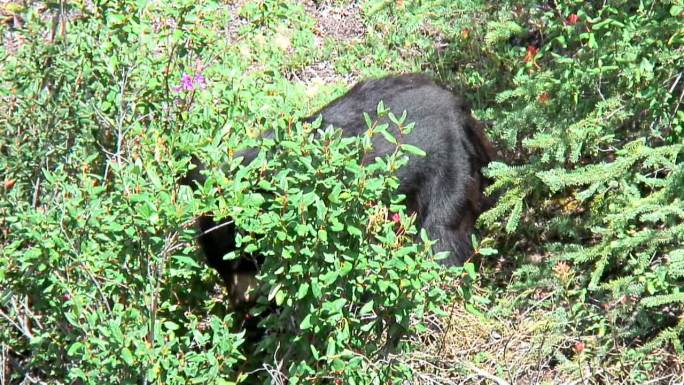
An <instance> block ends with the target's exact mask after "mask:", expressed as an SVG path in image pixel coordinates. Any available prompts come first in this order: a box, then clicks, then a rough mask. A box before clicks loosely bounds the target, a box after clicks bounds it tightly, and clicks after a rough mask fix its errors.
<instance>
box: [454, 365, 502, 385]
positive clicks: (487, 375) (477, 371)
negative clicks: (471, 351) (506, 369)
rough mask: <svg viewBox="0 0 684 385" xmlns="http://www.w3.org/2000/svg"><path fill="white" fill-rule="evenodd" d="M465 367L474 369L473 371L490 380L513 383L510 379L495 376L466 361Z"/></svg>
mask: <svg viewBox="0 0 684 385" xmlns="http://www.w3.org/2000/svg"><path fill="white" fill-rule="evenodd" d="M465 367H466V368H468V369H470V370H472V371H473V372H475V373H477V375H479V376H480V377H484V378H486V379H488V380H491V381H494V382H496V383H497V384H498V385H511V384H510V383H509V382H508V381H506V380H504V379H503V378H501V377H498V376H495V375H493V374H491V373H489V372H486V371H484V370H482V369H480V368H478V367H477V366H475V365H473V364H470V363H465Z"/></svg>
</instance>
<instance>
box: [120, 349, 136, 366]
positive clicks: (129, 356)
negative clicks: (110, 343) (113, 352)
mask: <svg viewBox="0 0 684 385" xmlns="http://www.w3.org/2000/svg"><path fill="white" fill-rule="evenodd" d="M121 359H123V360H124V362H125V363H126V365H129V366H133V364H134V363H135V359H134V358H133V353H131V351H130V350H129V349H128V348H123V349H121Z"/></svg>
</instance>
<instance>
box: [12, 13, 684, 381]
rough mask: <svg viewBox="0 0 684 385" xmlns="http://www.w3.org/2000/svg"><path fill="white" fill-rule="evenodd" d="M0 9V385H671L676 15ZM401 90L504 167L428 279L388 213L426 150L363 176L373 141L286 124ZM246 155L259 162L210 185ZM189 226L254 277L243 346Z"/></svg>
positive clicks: (425, 261) (403, 221)
mask: <svg viewBox="0 0 684 385" xmlns="http://www.w3.org/2000/svg"><path fill="white" fill-rule="evenodd" d="M0 7H1V8H0V11H2V12H1V13H0V15H2V19H0V21H2V24H0V35H1V37H2V39H3V40H2V41H3V44H2V46H0V127H1V130H2V139H0V181H2V186H0V247H1V249H2V251H1V252H0V384H18V383H22V382H23V383H32V382H40V381H43V382H47V383H56V384H61V383H64V384H66V383H69V384H78V383H83V384H86V383H88V384H90V383H99V384H109V383H112V384H121V383H127V384H140V383H145V384H146V383H166V384H176V383H177V384H185V383H216V384H230V383H243V382H246V381H252V382H268V381H271V382H275V383H287V381H289V382H291V383H297V382H299V383H324V384H327V383H335V384H338V383H351V384H381V383H382V384H386V383H400V382H401V381H403V380H405V379H410V378H413V379H412V381H415V382H421V381H424V382H428V379H429V381H432V382H433V383H454V382H457V381H460V380H462V379H464V378H480V379H488V380H495V381H497V382H498V383H511V384H512V383H517V382H521V383H560V382H565V381H567V382H572V381H588V382H591V383H619V382H621V383H643V382H645V381H648V380H659V381H662V382H663V383H668V382H674V381H677V380H679V381H681V380H682V378H681V373H682V367H683V366H684V365H683V364H682V362H683V361H684V348H683V347H682V341H683V339H684V315H683V314H684V311H683V310H684V292H683V291H682V287H683V286H682V284H683V283H684V249H683V248H682V244H684V239H683V238H684V151H683V150H684V149H683V144H682V142H683V141H684V111H682V109H681V108H680V105H681V103H682V100H683V98H684V73H683V72H682V69H683V68H684V51H683V50H684V48H683V45H682V43H684V30H683V29H682V25H684V5H683V4H682V3H681V1H670V2H660V1H655V0H653V1H648V0H644V1H640V2H635V1H610V2H604V1H586V2H585V1H574V0H564V1H501V2H496V4H493V2H485V1H478V0H458V1H438V0H427V1H425V0H423V1H410V0H405V1H385V0H369V1H362V2H359V3H356V2H351V1H342V2H323V3H322V4H317V3H316V2H295V1H278V0H258V1H244V2H243V1H239V2H229V3H228V4H224V3H222V2H213V1H189V0H184V1H177V2H157V1H132V0H116V1H94V2H81V1H59V2H57V1H47V2H36V3H32V4H29V5H27V4H24V3H22V2H0ZM415 71H427V72H430V73H432V75H433V76H434V77H435V78H436V79H438V80H440V81H442V82H443V83H445V84H447V85H449V86H451V87H453V88H454V89H456V90H458V91H460V92H462V93H464V94H465V95H466V97H467V98H468V99H469V100H471V101H472V104H473V109H474V110H475V112H476V115H477V116H478V117H479V118H480V119H482V120H484V121H487V122H490V123H491V124H490V126H489V129H488V134H489V136H490V137H491V138H492V139H493V141H494V142H495V143H496V147H497V148H498V150H499V154H500V159H498V161H497V162H494V163H493V164H492V165H490V167H489V168H488V170H487V173H488V175H489V176H490V177H491V178H492V179H493V181H494V184H493V185H492V187H491V188H490V190H491V191H490V193H492V194H495V195H496V196H497V197H498V204H497V205H496V206H495V207H494V208H493V209H492V210H490V211H489V212H487V213H485V214H484V215H483V216H482V218H481V220H480V232H479V234H478V237H477V238H478V239H477V240H476V245H477V250H476V251H477V253H476V255H475V256H474V257H473V259H472V261H473V263H468V264H466V266H464V267H463V268H455V269H452V270H451V271H448V272H445V271H440V270H439V269H437V267H436V264H435V261H434V256H432V255H430V253H428V252H427V251H426V248H425V246H424V243H419V244H413V243H412V242H411V241H410V235H412V234H415V232H416V231H417V230H416V228H415V227H414V226H413V224H412V223H411V217H410V216H407V215H405V214H404V213H403V208H402V206H401V205H400V200H399V199H400V198H399V197H396V196H395V195H394V194H393V191H394V189H395V188H396V183H397V181H396V179H395V178H394V177H392V171H393V170H395V169H396V167H400V166H401V164H402V162H404V161H405V160H404V157H403V155H405V154H406V153H407V152H419V150H418V149H413V148H406V147H403V146H400V145H398V146H397V151H396V152H395V154H393V155H392V156H390V157H388V158H386V159H378V160H376V162H375V163H373V164H371V165H369V166H367V167H359V162H360V159H361V158H362V156H363V153H364V151H367V143H368V142H367V141H368V137H363V138H359V139H340V138H339V136H338V134H337V133H336V132H335V131H333V130H324V129H325V127H316V126H315V125H313V126H311V125H308V124H306V125H302V124H300V123H296V122H298V121H299V119H300V118H302V117H304V116H308V115H309V114H310V113H311V112H313V111H315V110H316V109H317V108H319V107H321V106H323V105H324V104H326V103H327V102H328V101H330V100H332V98H333V97H334V96H336V95H339V94H340V93H341V92H343V91H344V90H345V89H347V88H348V87H349V86H350V85H351V82H352V81H353V80H357V79H361V78H366V77H370V76H382V75H385V74H388V73H395V72H415ZM382 110H383V108H382V106H379V111H378V112H380V113H382V114H389V113H390V112H389V111H382ZM369 112H370V111H369ZM393 113H394V114H395V115H396V117H394V116H393V118H392V120H393V121H394V124H397V125H400V126H401V127H403V126H410V124H409V123H410V122H402V121H401V118H399V117H400V116H401V113H402V111H393ZM369 127H374V124H373V122H369ZM319 128H320V129H321V130H323V131H321V132H320V136H318V137H317V138H316V139H313V136H312V134H313V133H314V132H316V130H318V129H319ZM267 130H275V131H276V132H278V133H279V134H278V135H277V136H276V138H277V140H271V141H269V140H266V141H261V140H258V139H257V138H258V137H259V134H260V133H262V132H264V131H267ZM381 131H382V127H380V128H377V127H376V130H375V134H376V135H377V134H382V132H381ZM250 146H261V147H262V148H264V150H269V149H270V150H271V152H268V153H269V154H270V155H269V156H266V155H265V154H266V153H267V152H264V153H263V155H262V157H260V158H259V159H258V162H254V163H252V167H242V166H238V164H239V162H237V161H232V162H231V161H230V159H232V157H233V155H234V154H235V152H236V151H239V150H240V149H243V148H247V147H250ZM274 148H278V149H283V150H282V151H273V149H274ZM191 155H197V156H200V157H201V158H202V159H203V160H204V161H205V162H206V163H207V164H208V165H209V166H211V167H210V169H211V170H213V171H212V172H211V173H210V174H209V175H208V179H207V182H206V183H205V184H204V186H202V188H200V189H199V190H198V191H196V192H194V193H193V192H192V191H191V190H190V189H188V188H186V187H179V186H178V177H179V176H180V175H183V174H185V173H186V172H187V171H188V169H189V168H190V167H191V166H190V157H191ZM227 161H228V163H229V164H230V167H229V169H228V170H221V167H220V165H222V164H225V163H226V162H227ZM223 171H229V172H223ZM313 181H315V182H316V183H313ZM312 185H315V186H317V187H316V189H312V188H311V186H312ZM284 197H287V200H284V199H285V198H284ZM205 212H213V213H216V215H217V216H219V217H226V216H231V217H233V218H235V220H236V221H237V222H239V223H240V225H241V227H242V228H244V229H246V230H247V232H248V233H249V234H250V236H246V237H243V239H241V240H240V241H241V243H242V246H243V247H244V248H245V249H247V250H252V249H258V250H260V251H261V252H263V253H265V254H267V255H269V258H268V259H267V262H266V265H265V266H264V271H263V272H262V276H261V282H262V283H263V286H262V289H261V290H262V293H261V294H262V303H261V304H262V305H263V306H266V302H267V301H274V302H276V303H278V304H279V305H280V306H281V308H282V309H283V310H282V311H281V312H279V313H275V314H273V315H272V316H271V317H269V318H267V319H266V320H265V321H264V324H265V325H268V326H269V327H270V330H272V331H274V332H273V333H271V334H268V336H267V337H266V338H265V339H263V340H262V341H261V342H260V343H259V346H258V347H255V346H252V345H251V344H250V343H245V338H244V336H243V334H242V332H240V330H239V325H240V324H241V323H242V322H243V320H242V319H238V318H237V317H236V316H235V315H234V314H233V313H232V312H231V311H230V309H228V308H227V301H226V300H225V298H224V295H225V293H224V292H223V291H222V290H221V289H218V288H217V287H218V285H219V281H220V280H219V279H218V276H217V274H216V273H215V272H213V271H211V270H209V269H207V268H206V266H205V265H204V263H203V261H202V259H201V258H202V257H201V255H200V253H199V252H198V250H196V246H195V242H194V240H193V238H194V237H195V236H196V232H195V230H194V229H193V226H192V222H193V218H194V217H195V216H196V215H198V214H201V213H205ZM393 214H396V215H393ZM423 239H424V241H426V242H428V241H427V240H426V239H425V238H424V237H423ZM282 261H287V263H286V264H283V263H282ZM407 262H408V263H407ZM474 266H477V274H476V271H475V268H474ZM445 290H446V291H447V292H448V294H447V292H445ZM447 302H453V303H452V304H451V305H448V304H447ZM445 312H446V316H445ZM433 314H437V315H438V316H441V318H435V317H433ZM449 315H450V316H449ZM428 320H429V321H430V322H431V323H432V326H431V327H429V328H426V327H425V323H426V321H428ZM512 324H517V325H525V327H527V329H525V330H524V331H521V332H520V334H518V335H512V334H511V333H512V330H513V329H514V328H513V327H510V325H512ZM507 325H508V326H507ZM454 330H456V332H454ZM454 333H456V334H454ZM523 334H524V335H523ZM407 335H408V336H414V337H412V338H410V339H408V340H407V339H402V337H405V336H407ZM501 335H503V337H501ZM415 336H417V337H415ZM421 336H423V337H421ZM494 336H497V337H496V338H495V337H494ZM421 338H422V339H421ZM492 339H494V342H491V341H492ZM498 340H501V341H502V342H501V343H500V344H498V343H497V342H496V341H498ZM469 341H471V342H472V341H483V343H480V344H479V345H472V344H471V345H468V342H469ZM513 345H516V349H514V348H509V346H513ZM499 346H502V348H500V349H499V348H498V347H499ZM466 348H467V349H466ZM511 350H513V351H514V353H515V354H517V355H518V357H517V358H520V357H523V356H524V357H525V358H526V359H520V360H518V359H516V360H512V359H511V355H512V354H513V353H511ZM411 352H412V353H411ZM421 352H422V353H428V352H429V354H427V355H426V354H423V355H421ZM411 354H417V356H416V355H413V356H411ZM254 357H257V359H258V360H259V361H258V362H257V363H256V364H255V362H254V359H255V358H254ZM416 357H418V358H416ZM454 357H457V359H454ZM513 362H515V365H517V367H516V368H514V367H513V366H514V365H513ZM446 363H448V365H447V364H446ZM257 369H258V370H257ZM255 370H257V371H255ZM473 373H474V374H473ZM470 376H475V377H470Z"/></svg>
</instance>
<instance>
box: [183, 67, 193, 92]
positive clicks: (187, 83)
mask: <svg viewBox="0 0 684 385" xmlns="http://www.w3.org/2000/svg"><path fill="white" fill-rule="evenodd" d="M181 88H182V89H184V90H185V91H192V90H193V89H195V87H193V84H192V76H190V75H188V74H186V73H185V72H184V73H183V76H182V77H181Z"/></svg>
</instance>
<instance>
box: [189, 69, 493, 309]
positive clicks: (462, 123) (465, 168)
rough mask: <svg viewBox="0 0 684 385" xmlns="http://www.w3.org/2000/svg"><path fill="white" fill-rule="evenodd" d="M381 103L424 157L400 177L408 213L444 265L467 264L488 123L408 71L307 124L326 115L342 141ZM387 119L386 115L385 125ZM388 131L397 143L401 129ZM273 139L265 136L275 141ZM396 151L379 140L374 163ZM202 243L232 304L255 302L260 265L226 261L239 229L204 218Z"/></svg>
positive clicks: (369, 85) (487, 154)
mask: <svg viewBox="0 0 684 385" xmlns="http://www.w3.org/2000/svg"><path fill="white" fill-rule="evenodd" d="M380 101H382V102H383V103H384V105H385V107H387V108H389V109H390V110H391V111H392V112H394V113H395V114H397V115H398V114H401V113H402V112H403V111H407V119H406V122H414V123H415V126H414V128H413V130H412V131H411V132H410V133H409V134H408V135H404V136H402V137H401V142H402V143H406V144H411V145H414V146H417V147H419V148H420V149H422V150H423V151H424V152H425V153H426V155H425V156H424V157H420V156H411V157H410V158H409V162H408V163H407V164H406V165H405V166H404V167H402V168H400V169H399V171H398V172H397V176H398V178H399V181H400V186H399V193H401V194H404V195H405V196H406V205H407V209H408V212H413V213H416V219H417V225H419V226H421V227H422V228H424V229H425V230H426V231H427V233H428V235H429V236H430V238H431V239H434V240H436V241H437V243H436V244H435V246H434V248H433V250H434V251H435V252H439V251H448V252H449V256H448V257H447V258H446V259H443V260H442V263H443V264H445V265H447V266H451V265H461V264H463V262H464V261H465V260H466V259H468V258H469V257H470V255H471V253H472V245H471V242H470V234H471V232H472V231H473V225H474V222H475V220H476V219H477V217H478V215H479V214H480V213H481V212H482V211H483V210H484V209H486V207H487V206H488V203H489V200H488V199H487V198H486V197H485V196H484V194H483V189H484V187H485V186H486V184H487V180H486V178H485V177H484V176H483V175H482V172H481V170H482V168H483V167H484V166H486V165H487V164H488V163H489V162H490V160H491V159H492V158H493V156H494V151H493V148H492V145H491V143H490V142H489V140H488V139H487V137H486V135H485V133H484V131H483V124H482V123H480V122H479V121H478V120H476V119H475V118H474V117H473V116H472V115H471V111H470V108H469V106H468V105H467V104H466V103H465V101H464V100H463V99H462V98H461V97H459V96H457V95H455V94H453V93H452V92H451V91H449V90H447V89H446V88H444V87H442V86H440V85H438V84H436V83H435V82H434V81H433V80H431V79H430V78H429V77H427V76H425V75H420V74H408V75H398V76H389V77H384V78H380V79H374V80H366V81H362V82H360V83H358V84H356V85H355V86H354V87H353V88H352V89H351V90H349V91H348V92H347V93H346V94H344V95H342V96H341V97H339V98H337V99H335V100H334V101H332V102H331V103H330V104H328V105H327V106H325V107H323V108H322V109H321V110H320V111H318V112H316V113H315V114H313V115H312V116H311V117H309V118H307V119H305V121H307V122H312V121H314V120H316V119H317V118H318V117H319V116H320V117H322V124H321V127H326V126H328V125H332V126H334V127H338V128H341V129H342V133H343V135H344V136H354V135H361V134H363V133H364V132H365V131H366V130H367V128H368V127H367V125H366V122H365V119H364V116H363V114H364V112H367V113H368V114H369V115H370V116H371V118H373V119H374V121H375V120H376V119H378V118H377V116H376V113H375V111H376V108H377V106H378V103H379V102H380ZM386 120H387V118H384V117H383V118H380V119H379V120H378V122H379V123H389V122H386ZM389 126H390V130H392V128H394V130H395V132H392V133H393V134H394V135H395V137H397V138H399V137H400V136H399V134H398V133H397V132H396V127H394V125H392V124H390V125H389ZM270 135H271V134H266V136H270ZM394 148H395V146H394V145H393V144H390V143H389V142H387V141H385V139H384V138H383V137H382V136H381V135H377V138H376V139H375V141H374V143H373V154H371V155H372V156H371V157H370V158H371V159H373V158H375V157H377V156H383V155H385V154H387V153H388V152H391V151H393V150H394ZM238 155H239V156H243V157H244V160H243V162H244V163H245V164H247V163H249V162H251V161H252V160H253V159H254V158H255V157H256V155H257V150H255V149H250V150H246V151H244V152H242V153H240V154H238ZM201 169H202V167H201V166H200V167H197V168H196V169H194V170H193V171H191V173H190V174H189V175H188V176H187V177H186V182H185V183H188V184H194V183H195V182H200V183H201V182H202V174H201ZM198 224H199V228H200V231H201V235H200V236H199V243H200V246H201V248H202V250H203V251H204V254H205V256H206V258H207V262H208V264H209V266H211V267H213V268H215V269H216V270H217V271H218V272H219V273H220V274H221V276H222V278H223V279H224V281H225V283H226V285H227V287H228V289H229V292H230V298H231V299H232V301H233V305H234V306H239V305H240V304H242V303H245V302H249V301H250V298H245V297H244V295H245V293H248V292H249V289H250V288H251V287H252V286H253V285H254V275H255V273H256V272H257V271H258V269H259V265H260V263H261V262H262V261H260V260H259V257H254V256H248V255H243V256H242V257H240V258H238V259H235V260H224V259H223V256H224V255H225V254H226V253H228V252H230V251H234V250H235V249H236V245H235V234H236V228H235V225H234V224H233V223H232V222H231V221H228V220H227V221H224V222H222V223H215V221H214V220H213V219H212V217H211V216H202V217H200V218H199V219H198Z"/></svg>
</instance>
